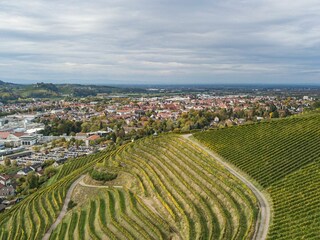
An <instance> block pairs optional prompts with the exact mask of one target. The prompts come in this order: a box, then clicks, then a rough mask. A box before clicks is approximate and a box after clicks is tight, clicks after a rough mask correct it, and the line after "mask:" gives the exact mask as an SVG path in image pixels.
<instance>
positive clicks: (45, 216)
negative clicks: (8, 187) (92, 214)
mask: <svg viewBox="0 0 320 240" xmlns="http://www.w3.org/2000/svg"><path fill="white" fill-rule="evenodd" d="M107 156H108V153H105V152H103V153H98V154H94V155H91V156H89V157H81V158H78V159H75V160H73V161H70V162H69V163H66V164H65V165H64V166H63V167H62V169H61V171H60V173H58V178H57V179H58V180H57V181H56V182H54V183H53V184H51V185H50V186H47V187H44V188H41V189H39V191H37V192H36V193H34V194H32V195H30V196H29V197H27V198H26V199H24V200H23V201H21V202H20V203H19V204H17V205H15V206H14V207H13V208H12V209H10V210H9V211H7V212H5V213H4V214H0V239H41V238H42V237H43V235H44V233H45V231H46V230H47V229H48V228H49V227H50V226H51V224H52V223H53V222H54V220H55V219H56V217H57V215H58V214H59V212H60V210H61V207H62V205H63V202H64V198H65V195H66V192H67V190H68V188H69V187H70V185H71V184H72V182H73V181H75V180H76V179H77V178H78V177H79V176H80V175H81V174H83V173H85V172H87V171H88V169H89V168H90V167H92V166H93V165H94V164H95V163H96V162H97V161H101V160H103V159H104V158H105V157H107ZM63 176H65V177H63Z"/></svg>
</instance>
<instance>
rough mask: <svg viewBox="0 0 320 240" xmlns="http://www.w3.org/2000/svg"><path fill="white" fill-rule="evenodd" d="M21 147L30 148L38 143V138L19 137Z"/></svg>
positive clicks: (31, 136)
mask: <svg viewBox="0 0 320 240" xmlns="http://www.w3.org/2000/svg"><path fill="white" fill-rule="evenodd" d="M20 140H21V145H23V146H32V145H34V144H36V143H37V142H38V137H37V136H36V135H24V136H21V137H20Z"/></svg>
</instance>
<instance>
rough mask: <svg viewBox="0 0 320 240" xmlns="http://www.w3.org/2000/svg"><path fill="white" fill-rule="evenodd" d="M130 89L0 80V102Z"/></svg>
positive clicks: (127, 89)
mask: <svg viewBox="0 0 320 240" xmlns="http://www.w3.org/2000/svg"><path fill="white" fill-rule="evenodd" d="M143 91H144V90H142V89H136V88H135V89H134V92H143ZM130 92H133V89H132V88H120V87H111V86H97V85H81V84H53V83H43V82H40V83H36V84H13V83H8V82H4V81H1V80H0V101H1V102H6V101H9V100H16V99H27V98H57V97H63V96H70V97H88V96H96V95H97V94H101V93H130Z"/></svg>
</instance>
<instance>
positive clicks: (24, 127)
mask: <svg viewBox="0 0 320 240" xmlns="http://www.w3.org/2000/svg"><path fill="white" fill-rule="evenodd" d="M317 103H318V102H317V99H316V98H314V97H309V96H302V97H288V96H284V97H277V96H265V95H262V96H257V95H225V96H217V95H216V94H210V93H197V94H190V93H188V94H177V95H172V94H170V96H167V95H164V94H162V95H160V96H148V95H147V96H138V97H136V96H135V97H130V96H124V95H106V94H103V95H99V96H97V97H91V98H72V99H70V98H69V99H51V100H46V101H40V100H34V101H30V102H28V103H27V104H26V103H5V104H2V105H1V108H0V111H1V113H2V114H3V117H2V118H1V119H0V158H1V165H0V199H2V200H1V201H2V203H1V205H0V210H1V209H2V210H4V209H5V208H8V207H9V208H10V206H11V205H12V204H14V203H15V202H17V201H19V199H21V197H23V196H25V195H27V194H29V193H32V192H33V191H34V189H36V188H37V187H39V186H40V185H41V184H43V183H44V182H45V181H47V180H48V179H49V178H50V177H52V176H53V175H54V173H55V172H56V171H57V170H58V169H59V166H60V165H62V164H64V163H65V162H66V161H72V159H75V158H77V157H80V156H82V155H89V154H92V153H95V152H98V151H102V150H104V149H106V148H107V147H108V146H113V145H121V144H124V143H126V142H129V141H134V140H136V139H138V138H140V137H143V136H146V135H150V134H153V135H157V134H159V133H161V132H170V131H172V132H177V133H179V132H190V131H198V130H203V129H210V128H224V127H230V126H234V125H243V124H247V123H251V122H259V121H267V120H268V119H271V118H284V117H287V116H290V115H295V114H298V113H302V112H304V111H306V110H309V109H312V108H313V106H314V105H315V104H317ZM10 113H14V114H10ZM32 179H33V180H32ZM34 179H36V182H37V183H32V181H33V182H34V181H35V180H34ZM31 183H32V184H31ZM31 185H33V186H31Z"/></svg>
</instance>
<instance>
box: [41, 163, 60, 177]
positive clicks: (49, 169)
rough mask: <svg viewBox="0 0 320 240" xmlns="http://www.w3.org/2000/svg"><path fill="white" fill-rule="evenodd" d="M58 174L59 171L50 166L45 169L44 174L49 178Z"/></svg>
mask: <svg viewBox="0 0 320 240" xmlns="http://www.w3.org/2000/svg"><path fill="white" fill-rule="evenodd" d="M57 172H58V169H56V168H55V167H53V166H50V167H47V168H45V169H44V174H45V175H46V176H48V178H51V177H53V176H54V175H55V174H56V173H57Z"/></svg>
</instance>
